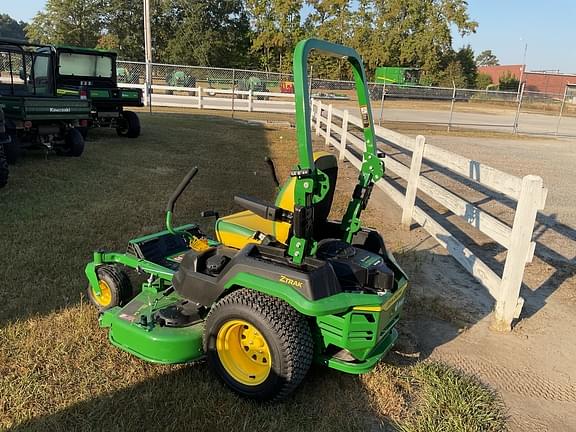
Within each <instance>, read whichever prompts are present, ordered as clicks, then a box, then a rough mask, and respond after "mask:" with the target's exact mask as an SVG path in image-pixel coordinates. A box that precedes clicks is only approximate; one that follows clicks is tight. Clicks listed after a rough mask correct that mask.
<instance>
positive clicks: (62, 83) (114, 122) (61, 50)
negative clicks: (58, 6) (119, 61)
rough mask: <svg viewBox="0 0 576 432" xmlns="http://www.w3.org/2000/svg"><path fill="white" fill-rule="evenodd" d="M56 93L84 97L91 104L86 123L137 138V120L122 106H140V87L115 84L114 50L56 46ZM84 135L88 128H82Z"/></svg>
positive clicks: (116, 82) (138, 133) (138, 125)
mask: <svg viewBox="0 0 576 432" xmlns="http://www.w3.org/2000/svg"><path fill="white" fill-rule="evenodd" d="M56 55H57V71H56V84H57V88H58V94H59V95H62V96H67V95H75V96H80V97H81V98H84V99H88V100H89V101H90V102H91V104H92V106H91V108H92V109H91V118H90V122H89V126H90V127H109V128H114V129H116V132H117V133H118V135H120V136H124V137H128V138H137V137H138V136H139V135H140V120H139V119H138V115H137V114H136V113H135V112H133V111H126V110H124V107H141V106H143V105H144V104H143V102H142V90H141V89H138V88H120V87H118V78H117V73H118V68H117V67H116V53H114V52H112V51H106V50H100V49H88V48H79V47H73V46H58V47H56ZM82 133H83V134H84V136H86V135H87V133H88V129H87V128H85V129H83V130H82Z"/></svg>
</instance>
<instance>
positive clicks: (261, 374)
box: [216, 320, 272, 386]
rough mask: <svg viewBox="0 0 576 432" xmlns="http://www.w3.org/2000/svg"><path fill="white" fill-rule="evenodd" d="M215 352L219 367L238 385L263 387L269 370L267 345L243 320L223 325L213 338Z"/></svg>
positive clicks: (270, 362) (270, 365)
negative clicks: (214, 338) (261, 385)
mask: <svg viewBox="0 0 576 432" xmlns="http://www.w3.org/2000/svg"><path fill="white" fill-rule="evenodd" d="M216 350H217V352H218V357H219V358H220V362H221V363H222V366H223V367H224V369H225V370H226V372H228V374H229V375H230V376H231V377H232V378H234V379H235V380H236V381H238V382H239V383H242V384H245V385H249V386H255V385H258V384H261V383H263V382H264V381H266V378H268V375H270V370H271V369H272V356H271V355H270V348H269V347H268V342H266V339H265V338H264V336H263V335H262V333H260V331H259V330H258V329H257V328H256V327H255V326H253V325H252V324H250V323H248V322H246V321H243V320H230V321H227V322H226V323H224V325H223V326H222V327H220V330H219V331H218V335H217V336H216Z"/></svg>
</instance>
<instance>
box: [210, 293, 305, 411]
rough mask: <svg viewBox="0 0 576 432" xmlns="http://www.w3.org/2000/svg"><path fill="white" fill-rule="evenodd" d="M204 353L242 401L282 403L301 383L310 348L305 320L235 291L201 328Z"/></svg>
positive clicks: (283, 306) (270, 300)
mask: <svg viewBox="0 0 576 432" xmlns="http://www.w3.org/2000/svg"><path fill="white" fill-rule="evenodd" d="M203 345H204V352H205V353H206V357H207V360H208V363H209V364H210V366H211V368H212V369H213V370H214V371H215V372H216V374H217V375H218V376H219V377H220V378H221V379H222V381H223V382H224V383H225V384H226V385H228V386H229V387H230V388H231V389H232V390H234V391H235V392H236V393H238V394H240V395H241V396H244V397H248V398H251V399H258V400H281V399H284V398H285V397H287V396H288V395H289V394H290V393H291V392H292V391H294V389H295V388H296V387H297V386H298V385H299V384H300V383H301V382H302V380H303V379H304V377H305V376H306V373H307V372H308V369H309V368H310V365H311V364H312V355H313V350H314V342H313V340H312V334H311V332H310V327H309V325H308V322H307V321H306V318H305V317H304V316H303V315H301V314H300V313H298V312H297V311H296V310H295V309H293V308H292V307H291V306H290V305H289V304H288V303H286V302H284V301H283V300H280V299H277V298H275V297H270V296H266V295H264V294H261V293H259V292H257V291H252V290H249V289H245V288H243V289H239V290H237V291H234V292H232V293H231V294H228V295H227V296H226V297H224V298H222V299H221V300H220V301H218V303H216V304H215V305H214V306H213V307H212V309H211V310H210V313H209V314H208V317H207V318H206V323H205V327H204V336H203Z"/></svg>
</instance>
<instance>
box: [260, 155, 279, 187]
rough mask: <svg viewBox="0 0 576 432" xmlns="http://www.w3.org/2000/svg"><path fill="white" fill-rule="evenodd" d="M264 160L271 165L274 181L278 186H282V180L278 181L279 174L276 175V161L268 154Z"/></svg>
mask: <svg viewBox="0 0 576 432" xmlns="http://www.w3.org/2000/svg"><path fill="white" fill-rule="evenodd" d="M264 161H265V162H266V163H267V164H268V166H269V167H270V172H271V173H272V179H273V180H274V183H276V186H280V182H279V181H278V176H277V175H276V167H274V162H272V159H270V158H269V157H268V156H266V157H265V158H264Z"/></svg>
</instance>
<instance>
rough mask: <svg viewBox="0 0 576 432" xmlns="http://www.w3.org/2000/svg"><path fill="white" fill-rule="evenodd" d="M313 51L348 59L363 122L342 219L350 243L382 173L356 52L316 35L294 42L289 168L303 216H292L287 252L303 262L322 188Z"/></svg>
mask: <svg viewBox="0 0 576 432" xmlns="http://www.w3.org/2000/svg"><path fill="white" fill-rule="evenodd" d="M312 51H316V52H318V53H321V54H325V55H330V56H334V57H339V58H344V59H346V60H348V61H349V62H350V64H351V66H352V72H353V74H354V82H355V85H356V93H357V96H358V103H359V105H360V113H361V115H362V124H363V128H364V141H365V145H366V148H365V151H364V155H363V162H362V167H361V170H360V175H359V177H358V184H357V186H356V189H355V191H354V194H353V196H352V199H351V200H350V203H349V204H348V209H347V211H346V214H345V216H344V219H343V221H342V231H343V232H342V237H343V240H344V241H346V242H348V243H350V242H351V241H352V238H353V237H354V234H356V233H357V232H358V230H359V229H360V213H361V212H362V210H363V209H364V208H365V206H366V203H367V202H368V200H369V198H370V193H371V191H372V185H373V182H374V181H378V180H379V179H380V178H382V176H383V175H384V170H383V166H382V162H381V160H380V159H379V158H378V155H377V146H376V139H375V134H374V126H373V121H372V110H371V108H370V98H369V94H368V87H367V82H366V74H365V72H364V66H363V64H362V60H361V58H360V56H359V55H358V53H357V52H356V51H355V50H354V49H352V48H349V47H345V46H342V45H337V44H334V43H331V42H326V41H323V40H318V39H306V40H303V41H301V42H299V43H298V45H296V49H295V51H294V93H295V101H296V123H297V125H299V126H300V127H298V128H297V131H296V134H297V141H298V167H297V169H296V170H294V171H293V172H292V175H295V176H296V177H297V180H296V187H295V195H294V197H295V199H294V201H295V206H296V207H295V210H296V211H298V212H300V213H302V214H303V215H304V216H303V217H302V218H299V219H298V220H295V222H294V232H295V235H294V237H293V238H292V240H291V242H290V248H289V254H290V256H292V258H293V260H294V261H295V262H298V263H299V262H302V260H303V259H304V257H305V256H307V255H309V254H311V253H314V251H315V249H316V246H317V244H316V242H315V240H314V239H313V238H312V236H311V233H310V232H307V229H306V227H310V226H311V224H310V223H306V219H307V218H311V217H313V216H312V211H311V208H312V206H313V202H314V200H315V199H320V198H321V196H320V194H321V189H320V188H319V187H318V186H319V181H318V172H317V170H316V167H315V164H314V157H313V153H312V134H311V130H310V122H309V120H308V119H310V114H311V113H310V109H311V105H310V94H309V86H308V58H309V56H310V53H311V52H312Z"/></svg>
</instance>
